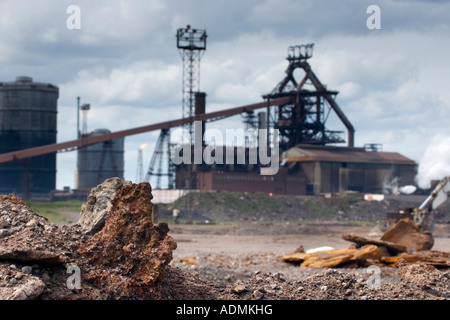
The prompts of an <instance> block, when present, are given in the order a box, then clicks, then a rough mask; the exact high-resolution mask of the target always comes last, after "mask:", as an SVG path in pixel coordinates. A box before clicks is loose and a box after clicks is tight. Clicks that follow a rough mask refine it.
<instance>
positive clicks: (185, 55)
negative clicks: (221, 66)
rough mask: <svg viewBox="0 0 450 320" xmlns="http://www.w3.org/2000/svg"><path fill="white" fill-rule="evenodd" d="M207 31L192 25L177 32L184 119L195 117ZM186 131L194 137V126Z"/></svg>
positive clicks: (190, 125) (188, 125)
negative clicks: (181, 65)
mask: <svg viewBox="0 0 450 320" xmlns="http://www.w3.org/2000/svg"><path fill="white" fill-rule="evenodd" d="M207 37H208V36H207V35H206V30H199V29H193V28H191V26H190V25H188V26H187V27H186V28H180V29H178V30H177V48H178V50H179V52H180V55H181V58H182V61H183V102H182V104H183V118H189V117H192V116H194V104H195V93H196V92H198V91H200V60H201V58H202V56H203V53H204V51H205V50H206V38H207ZM185 129H186V130H187V131H188V132H189V134H190V136H191V141H189V143H192V136H193V124H192V123H189V124H187V125H186V126H185Z"/></svg>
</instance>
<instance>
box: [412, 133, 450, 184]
mask: <svg viewBox="0 0 450 320" xmlns="http://www.w3.org/2000/svg"><path fill="white" fill-rule="evenodd" d="M448 175H450V136H448V135H445V134H438V135H436V136H434V137H433V138H432V139H431V141H430V143H429V145H428V147H427V148H426V149H425V152H424V154H423V156H422V159H421V161H420V163H419V168H418V171H417V176H416V182H417V185H418V186H419V187H420V188H422V189H428V188H430V182H431V180H441V179H442V178H444V177H445V176H448Z"/></svg>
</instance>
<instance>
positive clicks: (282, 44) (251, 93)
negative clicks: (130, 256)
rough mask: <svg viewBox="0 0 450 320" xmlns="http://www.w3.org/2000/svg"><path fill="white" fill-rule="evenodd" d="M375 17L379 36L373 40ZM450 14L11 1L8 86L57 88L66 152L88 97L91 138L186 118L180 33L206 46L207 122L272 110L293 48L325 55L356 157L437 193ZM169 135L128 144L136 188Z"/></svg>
mask: <svg viewBox="0 0 450 320" xmlns="http://www.w3.org/2000/svg"><path fill="white" fill-rule="evenodd" d="M372 4H375V5H378V6H379V8H380V10H381V20H380V22H381V29H373V30H370V29H368V28H367V24H366V22H367V19H368V18H369V17H370V14H368V13H367V7H368V6H369V5H372ZM70 5H78V6H79V8H80V9H81V28H80V29H75V30H70V29H68V28H67V24H66V22H67V19H68V18H69V16H70V14H68V13H67V8H68V6H70ZM449 14H450V2H449V1H400V0H397V1H382V0H375V1H373V0H371V1H361V0H346V1H332V0H322V1H320V0H319V1H317V0H307V1H301V0H245V1H236V0H226V1H225V0H214V1H206V0H203V1H202V0H195V1H187V0H183V1H181V0H171V1H168V0H165V1H163V0H161V1H158V0H126V1H124V0H96V1H84V0H82V1H81V0H80V1H77V0H75V1H74V0H71V1H66V0H33V1H24V0H20V1H17V0H0V41H1V43H0V44H1V45H0V64H1V66H2V68H1V69H0V74H1V77H0V81H13V80H14V79H15V78H16V77H17V76H19V75H27V76H31V77H33V79H34V80H35V81H37V82H44V83H52V84H54V85H57V86H58V87H59V88H60V97H59V100H58V108H59V109H58V111H59V113H58V142H63V141H68V140H73V139H75V138H76V98H77V96H80V97H81V102H82V103H90V104H91V108H92V109H91V111H90V112H89V115H88V129H89V130H94V129H97V128H107V129H109V130H111V131H118V130H123V129H129V128H133V127H138V126H143V125H148V124H152V123H156V122H160V121H165V120H170V119H176V118H180V117H181V113H182V112H181V110H182V109H181V90H182V63H181V58H180V54H179V52H178V50H177V48H176V38H175V34H176V30H177V29H178V28H181V27H185V26H186V25H188V24H190V25H191V26H192V27H195V28H199V29H206V30H207V33H208V48H207V51H206V52H205V54H204V56H203V58H202V61H201V84H200V86H201V90H202V91H205V92H206V93H207V112H210V111H215V110H220V109H226V108H231V107H237V106H241V105H245V104H248V103H255V102H260V101H262V98H261V96H262V95H264V94H267V93H269V92H270V91H271V90H272V89H273V88H274V87H275V86H276V85H277V84H278V82H279V81H280V80H281V79H282V78H283V77H284V71H285V69H286V67H287V61H286V60H285V58H286V55H287V48H288V47H289V46H292V45H297V44H306V43H315V49H314V56H313V58H312V59H311V60H310V64H311V65H312V67H313V70H314V72H315V73H316V75H317V76H318V77H319V79H320V80H321V81H322V83H324V84H326V85H327V86H328V88H329V89H331V90H337V91H339V95H338V96H337V102H338V104H339V105H340V107H341V108H342V109H343V111H344V112H345V113H346V115H347V117H348V118H349V119H350V121H351V122H352V124H353V126H354V127H355V129H356V134H355V136H356V139H355V144H356V146H363V145H364V144H365V143H379V144H382V146H383V151H393V152H399V153H401V154H403V155H405V156H407V157H409V158H411V159H413V160H415V161H416V162H417V163H419V165H420V166H419V171H420V172H423V174H421V175H422V177H421V181H425V183H426V182H427V180H429V179H439V178H441V177H442V175H445V174H450V146H449V144H450V138H449V137H450V128H449V119H450V102H449V101H450V90H449V89H450V88H449V74H450V73H449V72H450V60H449V59H448V56H449V52H450V19H449V18H448V17H449ZM235 119H238V120H239V119H240V118H239V117H238V118H235ZM224 123H227V125H231V124H232V123H238V121H228V122H224ZM338 125H339V124H337V126H338ZM222 126H223V125H222ZM329 129H332V130H333V129H338V130H340V129H341V128H334V127H331V125H329ZM158 134H159V133H158V132H153V133H147V134H140V135H136V136H130V137H127V138H126V140H125V178H126V179H128V180H135V177H136V165H137V153H138V152H137V150H138V148H139V146H140V145H141V144H143V143H149V146H148V147H147V148H146V149H145V150H144V167H145V168H144V170H146V169H147V166H148V164H149V162H150V158H151V155H152V152H153V148H154V144H155V142H156V139H157V136H158ZM75 171H76V153H74V152H70V153H64V154H59V155H58V178H57V186H58V188H62V187H63V186H72V187H74V185H75ZM430 172H431V173H430ZM422 184H423V183H422Z"/></svg>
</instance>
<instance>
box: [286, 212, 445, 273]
mask: <svg viewBox="0 0 450 320" xmlns="http://www.w3.org/2000/svg"><path fill="white" fill-rule="evenodd" d="M342 239H344V240H347V241H351V242H353V243H354V244H353V245H352V246H350V247H349V248H347V249H339V250H328V251H320V252H314V253H293V254H288V255H284V256H283V257H281V261H284V262H294V263H300V266H301V267H302V268H307V267H312V268H336V267H340V268H342V267H344V268H357V267H367V266H369V265H379V266H389V267H396V266H397V263H398V262H399V261H405V262H408V263H419V264H427V265H433V266H435V267H439V268H448V267H450V253H449V252H442V251H435V250H431V248H432V247H433V244H434V239H433V236H432V235H431V233H429V232H419V230H418V228H417V227H416V226H415V224H414V223H413V222H412V221H411V220H410V219H402V220H399V221H398V222H397V223H396V224H394V226H392V227H391V228H390V229H389V230H388V231H386V232H385V233H384V234H383V236H382V237H381V239H379V240H375V239H368V238H364V237H360V236H356V235H349V234H344V235H342Z"/></svg>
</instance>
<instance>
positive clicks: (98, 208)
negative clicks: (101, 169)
mask: <svg viewBox="0 0 450 320" xmlns="http://www.w3.org/2000/svg"><path fill="white" fill-rule="evenodd" d="M130 185H131V182H130V181H124V180H122V179H120V178H110V179H107V180H105V181H104V182H103V183H102V184H100V185H98V186H97V187H95V188H93V189H92V190H91V192H90V193H89V196H88V198H87V201H86V202H85V203H84V204H83V205H82V207H81V217H80V220H79V221H78V224H79V225H80V226H81V229H82V230H83V232H84V233H86V234H94V233H96V232H98V231H100V230H101V229H102V228H103V226H104V225H105V218H106V214H107V213H108V211H109V210H111V201H112V200H113V199H114V198H115V196H116V195H117V193H118V192H119V191H120V190H121V189H122V188H123V187H124V186H130Z"/></svg>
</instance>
